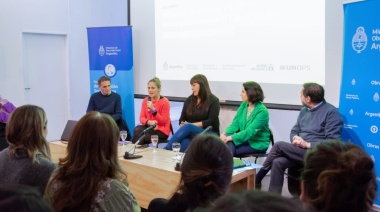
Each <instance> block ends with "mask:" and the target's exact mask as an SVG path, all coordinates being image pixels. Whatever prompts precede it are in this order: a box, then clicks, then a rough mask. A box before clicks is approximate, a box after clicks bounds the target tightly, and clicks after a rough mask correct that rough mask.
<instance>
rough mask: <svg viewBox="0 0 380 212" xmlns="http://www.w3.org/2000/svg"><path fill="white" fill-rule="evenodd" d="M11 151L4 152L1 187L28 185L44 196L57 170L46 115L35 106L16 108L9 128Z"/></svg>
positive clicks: (0, 173) (0, 175)
mask: <svg viewBox="0 0 380 212" xmlns="http://www.w3.org/2000/svg"><path fill="white" fill-rule="evenodd" d="M5 131H6V139H7V141H8V143H9V147H8V148H6V149H4V150H3V151H1V152H0V184H11V183H12V184H15V183H17V184H24V185H30V186H35V187H38V189H39V191H40V192H42V193H43V192H44V190H45V187H46V184H47V182H48V180H49V178H50V175H51V173H52V172H53V171H54V169H55V168H56V167H57V166H56V164H54V163H53V162H52V161H51V160H50V149H49V145H48V144H47V142H46V136H47V133H48V130H47V118H46V113H45V111H44V110H43V109H42V108H41V107H38V106H35V105H23V106H21V107H18V108H16V109H15V110H14V111H13V112H12V114H11V116H10V118H9V119H8V122H7V126H6V130H5Z"/></svg>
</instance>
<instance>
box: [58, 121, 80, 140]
mask: <svg viewBox="0 0 380 212" xmlns="http://www.w3.org/2000/svg"><path fill="white" fill-rule="evenodd" d="M77 122H78V121H74V120H68V121H67V123H66V126H65V129H64V130H63V132H62V136H61V140H62V141H68V140H69V138H70V134H71V131H72V130H73V129H74V126H75V124H76V123H77Z"/></svg>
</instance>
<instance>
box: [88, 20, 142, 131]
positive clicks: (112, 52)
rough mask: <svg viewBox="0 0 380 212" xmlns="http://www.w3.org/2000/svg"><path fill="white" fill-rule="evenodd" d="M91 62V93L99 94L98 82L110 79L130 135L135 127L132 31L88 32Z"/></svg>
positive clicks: (110, 29) (101, 28)
mask: <svg viewBox="0 0 380 212" xmlns="http://www.w3.org/2000/svg"><path fill="white" fill-rule="evenodd" d="M87 36H88V54H89V61H90V93H91V94H93V93H95V92H98V91H99V88H98V79H99V78H100V77H101V76H108V77H110V78H111V89H112V92H115V93H118V94H120V96H121V101H122V113H123V118H124V120H125V121H126V122H127V124H128V127H129V129H131V133H133V128H134V127H135V108H134V71H133V54H132V52H133V49H132V27H130V26H125V27H96V28H88V29H87Z"/></svg>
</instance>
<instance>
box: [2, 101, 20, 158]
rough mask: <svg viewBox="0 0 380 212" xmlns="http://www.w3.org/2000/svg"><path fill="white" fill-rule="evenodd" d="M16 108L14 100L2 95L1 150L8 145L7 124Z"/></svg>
mask: <svg viewBox="0 0 380 212" xmlns="http://www.w3.org/2000/svg"><path fill="white" fill-rule="evenodd" d="M15 109H16V107H15V106H14V105H13V104H12V102H10V101H8V100H7V99H3V98H1V96H0V151H1V150H3V149H5V148H7V147H8V143H7V139H5V126H6V123H7V121H8V118H9V116H10V115H11V113H12V111H14V110H15Z"/></svg>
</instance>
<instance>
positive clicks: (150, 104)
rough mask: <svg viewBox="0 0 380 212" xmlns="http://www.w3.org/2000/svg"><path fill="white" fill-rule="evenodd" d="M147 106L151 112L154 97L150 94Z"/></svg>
mask: <svg viewBox="0 0 380 212" xmlns="http://www.w3.org/2000/svg"><path fill="white" fill-rule="evenodd" d="M146 106H147V107H148V112H150V107H151V106H152V97H150V96H148V101H147V102H146Z"/></svg>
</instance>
